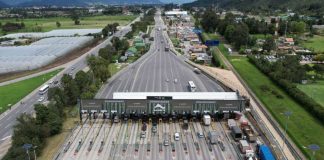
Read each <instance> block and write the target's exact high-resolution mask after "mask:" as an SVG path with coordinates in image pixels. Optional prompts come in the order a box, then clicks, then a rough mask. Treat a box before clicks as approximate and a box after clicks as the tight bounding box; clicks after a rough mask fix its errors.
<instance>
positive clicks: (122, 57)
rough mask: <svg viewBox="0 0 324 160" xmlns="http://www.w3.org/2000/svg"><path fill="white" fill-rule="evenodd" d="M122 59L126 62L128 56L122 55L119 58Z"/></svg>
mask: <svg viewBox="0 0 324 160" xmlns="http://www.w3.org/2000/svg"><path fill="white" fill-rule="evenodd" d="M119 60H120V61H122V62H125V61H126V60H127V56H121V57H120V58H119Z"/></svg>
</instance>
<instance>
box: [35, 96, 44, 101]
mask: <svg viewBox="0 0 324 160" xmlns="http://www.w3.org/2000/svg"><path fill="white" fill-rule="evenodd" d="M44 100H45V98H44V97H43V96H42V97H39V98H38V100H37V101H38V102H43V101H44Z"/></svg>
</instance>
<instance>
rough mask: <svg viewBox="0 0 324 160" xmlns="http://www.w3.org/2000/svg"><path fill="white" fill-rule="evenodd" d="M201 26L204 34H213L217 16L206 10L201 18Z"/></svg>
mask: <svg viewBox="0 0 324 160" xmlns="http://www.w3.org/2000/svg"><path fill="white" fill-rule="evenodd" d="M202 17H203V18H202V20H201V22H200V23H201V26H202V27H203V29H204V30H205V31H206V32H215V30H216V27H217V24H218V16H217V14H216V12H214V11H213V10H212V9H208V10H206V11H205V13H204V14H203V16H202Z"/></svg>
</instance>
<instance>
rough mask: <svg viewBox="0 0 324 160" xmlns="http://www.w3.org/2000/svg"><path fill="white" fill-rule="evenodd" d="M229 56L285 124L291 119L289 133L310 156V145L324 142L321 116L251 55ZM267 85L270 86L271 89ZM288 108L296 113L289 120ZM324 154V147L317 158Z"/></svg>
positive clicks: (274, 113)
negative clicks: (289, 92)
mask: <svg viewBox="0 0 324 160" xmlns="http://www.w3.org/2000/svg"><path fill="white" fill-rule="evenodd" d="M229 59H230V62H231V63H232V64H233V66H234V68H235V69H236V70H237V71H238V73H239V74H240V75H241V77H242V78H243V79H244V81H245V82H246V83H247V84H248V85H249V87H250V88H251V89H252V90H253V92H254V93H255V94H256V95H257V97H258V98H259V99H260V100H261V102H262V103H263V104H264V105H265V106H266V108H267V109H268V110H269V112H270V113H271V114H272V115H273V117H274V118H275V119H276V120H277V121H278V123H279V124H280V125H281V126H282V128H284V126H285V124H286V122H287V124H288V127H287V128H288V130H287V131H288V132H287V133H288V134H289V136H290V137H291V139H292V140H293V141H294V142H295V144H296V145H297V146H298V147H299V148H300V149H301V150H302V151H303V152H304V153H305V154H306V155H307V156H308V157H310V155H311V152H310V151H309V149H307V146H308V145H310V144H313V143H314V144H318V145H319V146H324V139H323V136H322V134H323V133H324V127H323V125H322V124H321V123H320V122H319V121H318V120H317V119H315V118H314V117H313V116H312V115H311V114H310V113H308V112H307V111H306V110H304V109H303V108H302V107H301V106H300V105H299V104H298V103H296V102H295V101H294V100H293V99H292V98H290V97H289V96H288V95H287V94H286V93H285V92H284V91H283V90H281V89H280V88H279V87H278V86H276V85H275V84H274V83H273V82H272V81H271V80H270V79H269V78H268V77H267V76H266V75H264V74H263V73H261V72H260V71H259V70H258V69H257V68H256V67H255V66H254V65H253V64H251V63H250V62H249V61H248V59H247V58H245V57H229ZM264 88H267V90H265V89H264ZM274 93H276V94H274ZM322 93H323V92H322ZM277 95H281V97H280V98H278V97H277ZM285 111H292V113H293V114H292V115H291V116H290V119H289V120H288V121H287V118H286V117H285V116H284V114H283V113H284V112H285ZM322 157H324V150H320V151H318V152H317V153H316V159H321V158H322Z"/></svg>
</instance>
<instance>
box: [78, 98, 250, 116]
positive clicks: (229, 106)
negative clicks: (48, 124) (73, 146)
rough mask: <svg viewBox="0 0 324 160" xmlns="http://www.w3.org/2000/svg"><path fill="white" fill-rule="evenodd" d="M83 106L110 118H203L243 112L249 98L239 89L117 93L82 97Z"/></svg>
mask: <svg viewBox="0 0 324 160" xmlns="http://www.w3.org/2000/svg"><path fill="white" fill-rule="evenodd" d="M79 107H80V114H82V113H90V114H91V113H99V112H104V113H105V114H107V116H108V117H112V116H115V115H118V116H121V117H134V116H136V117H141V116H147V117H179V116H186V117H195V116H197V117H202V115H203V114H210V115H212V116H216V115H218V114H229V113H234V112H235V111H238V112H241V111H243V110H244V109H245V99H244V98H243V97H241V96H240V95H239V93H238V92H115V93H114V94H113V99H81V100H80V101H79Z"/></svg>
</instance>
